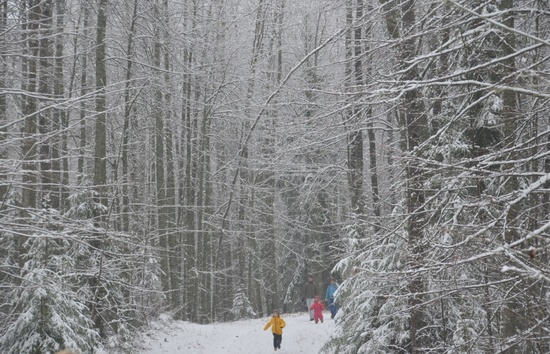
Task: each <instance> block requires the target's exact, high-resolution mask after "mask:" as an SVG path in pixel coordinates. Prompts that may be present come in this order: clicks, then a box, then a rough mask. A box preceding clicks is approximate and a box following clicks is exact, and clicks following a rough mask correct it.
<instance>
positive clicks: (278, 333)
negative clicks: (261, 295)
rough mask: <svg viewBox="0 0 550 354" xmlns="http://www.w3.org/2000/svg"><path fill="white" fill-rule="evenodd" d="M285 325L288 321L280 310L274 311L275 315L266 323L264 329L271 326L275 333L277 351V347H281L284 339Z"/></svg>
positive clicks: (274, 343)
mask: <svg viewBox="0 0 550 354" xmlns="http://www.w3.org/2000/svg"><path fill="white" fill-rule="evenodd" d="M285 326H286V323H285V321H284V320H283V318H282V317H281V316H280V315H279V311H273V316H272V317H271V319H270V320H269V322H268V323H267V324H266V325H265V327H264V331H266V330H267V329H268V328H269V327H271V332H272V333H273V348H274V349H275V351H277V349H281V342H282V341H283V328H284V327H285Z"/></svg>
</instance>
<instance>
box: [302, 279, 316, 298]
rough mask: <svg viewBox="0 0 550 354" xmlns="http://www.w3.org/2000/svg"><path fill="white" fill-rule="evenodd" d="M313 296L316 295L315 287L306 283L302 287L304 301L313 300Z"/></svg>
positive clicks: (312, 283)
mask: <svg viewBox="0 0 550 354" xmlns="http://www.w3.org/2000/svg"><path fill="white" fill-rule="evenodd" d="M315 295H318V292H317V285H315V283H314V282H309V281H308V282H307V283H306V285H304V297H305V298H306V299H313V298H314V297H315Z"/></svg>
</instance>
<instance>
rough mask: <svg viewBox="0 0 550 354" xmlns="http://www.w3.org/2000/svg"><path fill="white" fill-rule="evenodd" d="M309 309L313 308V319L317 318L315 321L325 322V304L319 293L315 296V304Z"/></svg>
mask: <svg viewBox="0 0 550 354" xmlns="http://www.w3.org/2000/svg"><path fill="white" fill-rule="evenodd" d="M309 309H310V310H313V319H314V320H315V323H316V324H317V323H319V320H321V323H323V310H324V309H325V305H323V303H322V302H321V301H319V295H317V296H315V300H314V301H313V305H311V307H310V308H309Z"/></svg>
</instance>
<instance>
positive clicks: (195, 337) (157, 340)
mask: <svg viewBox="0 0 550 354" xmlns="http://www.w3.org/2000/svg"><path fill="white" fill-rule="evenodd" d="M323 316H324V318H325V319H324V323H319V324H315V322H313V321H311V322H310V321H309V315H308V314H307V313H305V312H304V313H303V314H289V315H285V314H283V315H282V316H281V317H283V319H284V320H285V322H286V327H285V328H284V329H283V341H282V343H281V350H280V351H277V353H284V354H297V353H305V354H315V353H317V352H318V351H319V349H320V348H321V347H322V346H323V344H324V343H325V341H326V340H327V338H328V336H329V334H330V332H331V331H332V330H333V328H334V321H333V320H331V319H330V313H329V312H324V313H323ZM268 320H269V317H265V318H262V319H254V320H246V321H237V322H229V323H216V324H209V325H198V324H192V323H189V322H182V321H177V322H169V321H166V320H164V321H159V322H157V323H155V324H154V325H153V327H154V329H152V330H150V331H148V332H146V333H145V334H144V336H143V337H144V338H143V343H142V351H141V352H140V353H141V354H160V353H174V354H175V353H189V354H194V353H197V354H203V353H204V354H206V353H208V354H222V353H223V354H227V353H231V354H263V353H272V352H274V350H273V335H272V334H271V329H268V330H267V331H265V332H264V331H263V328H264V326H265V324H266V323H267V322H268Z"/></svg>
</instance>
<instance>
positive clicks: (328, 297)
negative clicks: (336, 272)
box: [325, 278, 338, 319]
mask: <svg viewBox="0 0 550 354" xmlns="http://www.w3.org/2000/svg"><path fill="white" fill-rule="evenodd" d="M336 289H338V284H336V281H335V280H334V278H331V279H330V284H329V285H328V287H327V291H326V293H325V301H328V308H329V310H330V318H332V319H333V318H334V316H336V312H338V306H337V305H336V303H335V302H334V293H335V292H336Z"/></svg>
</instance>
